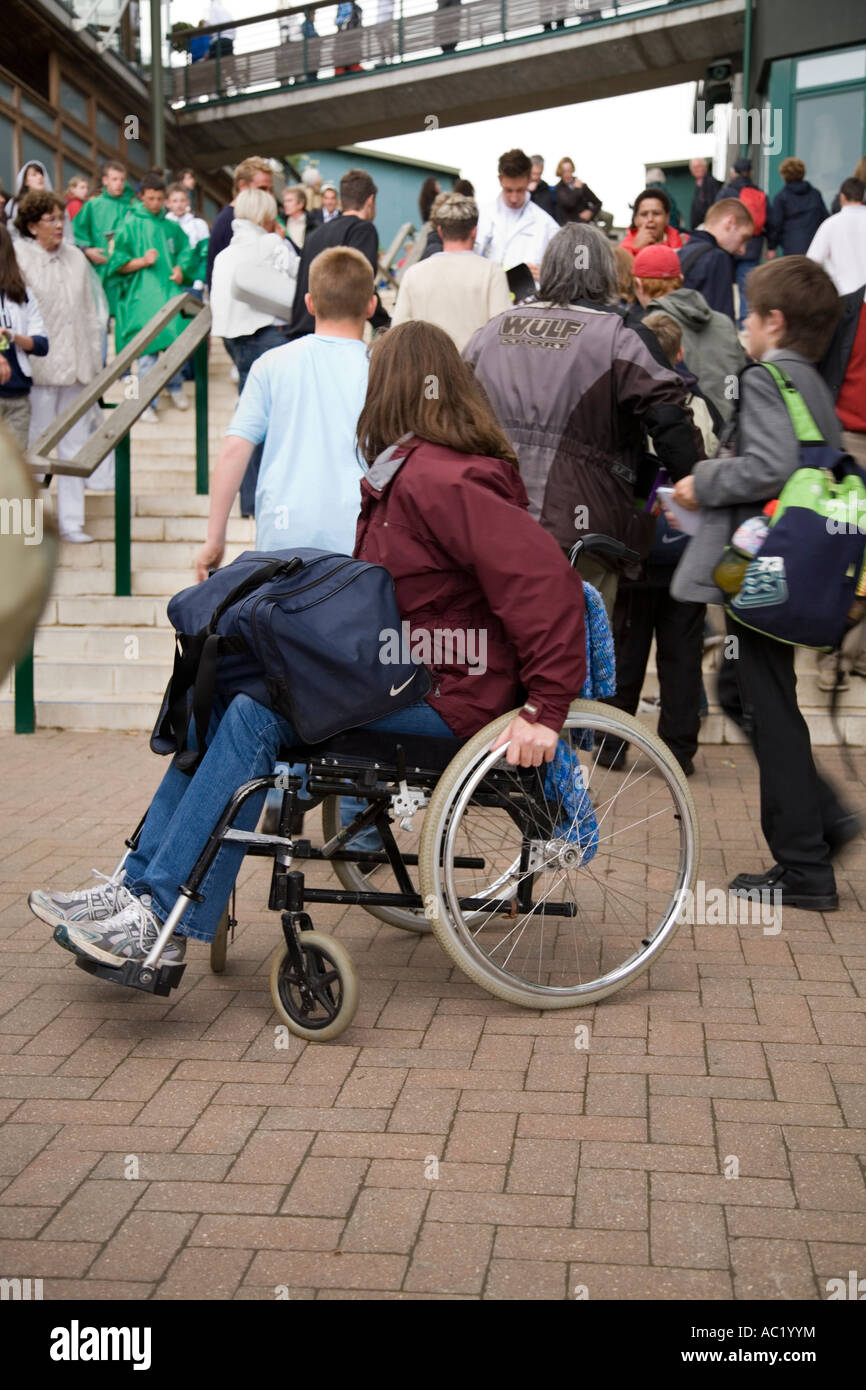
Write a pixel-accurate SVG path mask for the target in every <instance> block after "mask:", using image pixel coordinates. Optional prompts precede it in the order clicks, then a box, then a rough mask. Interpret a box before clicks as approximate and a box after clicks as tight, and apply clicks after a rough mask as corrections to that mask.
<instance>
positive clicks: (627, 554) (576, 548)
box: [568, 531, 640, 565]
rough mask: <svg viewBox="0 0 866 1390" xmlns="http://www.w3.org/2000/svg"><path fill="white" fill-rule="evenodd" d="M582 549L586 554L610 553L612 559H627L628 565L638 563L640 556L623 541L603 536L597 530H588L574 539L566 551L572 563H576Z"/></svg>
mask: <svg viewBox="0 0 866 1390" xmlns="http://www.w3.org/2000/svg"><path fill="white" fill-rule="evenodd" d="M584 550H585V551H586V553H587V554H588V555H592V554H597V555H610V556H611V557H612V558H613V559H614V560H627V561H628V563H629V564H630V565H637V564H639V563H640V556H639V555H638V553H637V551H636V550H630V549H629V548H628V546H627V545H626V544H625V543H624V542H623V541H618V540H615V539H614V537H613V536H603V535H602V534H601V533H600V532H598V531H589V532H588V533H587V534H586V535H585V536H581V538H580V540H579V541H575V543H574V545H573V546H572V547H571V550H570V551H569V553H568V558H569V561H570V563H571V564H572V565H576V564H577V562H578V560H579V559H580V556H581V553H582V552H583V551H584Z"/></svg>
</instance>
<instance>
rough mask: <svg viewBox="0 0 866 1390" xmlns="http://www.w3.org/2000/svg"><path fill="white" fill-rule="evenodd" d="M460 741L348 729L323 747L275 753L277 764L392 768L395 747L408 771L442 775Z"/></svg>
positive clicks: (291, 748)
mask: <svg viewBox="0 0 866 1390" xmlns="http://www.w3.org/2000/svg"><path fill="white" fill-rule="evenodd" d="M465 742H466V739H464V738H456V737H455V738H432V737H429V736H424V735H423V734H401V733H390V732H388V731H386V730H384V729H370V730H368V731H367V732H366V733H365V732H364V731H363V729H348V730H346V732H345V733H342V734H335V735H334V737H333V738H329V739H326V740H325V741H324V742H323V743H316V744H312V745H309V744H298V745H295V746H293V747H288V746H287V747H284V748H281V749H280V751H279V760H280V761H281V762H288V763H297V762H305V761H307V760H308V759H310V758H341V759H346V760H348V761H351V762H355V763H357V762H364V763H379V764H380V766H385V767H394V766H395V765H396V761H397V748H398V746H399V747H401V748H402V749H403V752H404V753H405V755H406V767H407V769H409V770H412V769H421V770H423V771H425V772H444V771H445V769H446V767H447V766H448V764H449V763H450V761H451V759H452V758H453V757H454V755H455V753H456V752H457V751H458V749H460V748H462V747H463V744H464V743H465Z"/></svg>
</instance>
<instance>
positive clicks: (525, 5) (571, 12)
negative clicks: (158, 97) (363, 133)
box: [170, 0, 745, 106]
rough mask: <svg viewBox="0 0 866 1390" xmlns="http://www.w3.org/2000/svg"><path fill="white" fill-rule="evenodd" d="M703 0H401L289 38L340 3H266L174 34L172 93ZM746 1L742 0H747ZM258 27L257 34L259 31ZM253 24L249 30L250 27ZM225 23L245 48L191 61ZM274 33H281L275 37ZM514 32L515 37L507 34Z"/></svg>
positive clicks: (346, 66)
mask: <svg viewBox="0 0 866 1390" xmlns="http://www.w3.org/2000/svg"><path fill="white" fill-rule="evenodd" d="M704 3H707V0H509V3H507V4H506V0H456V3H452V5H450V6H447V7H445V8H441V9H440V8H439V6H438V0H395V4H394V14H393V17H392V18H391V19H388V20H383V21H379V20H377V19H374V18H373V16H372V11H373V6H372V4H370V3H366V0H361V4H362V10H366V13H365V14H364V15H363V18H362V22H361V23H360V24H359V25H358V26H357V27H355V28H352V29H343V30H340V31H334V27H333V21H332V19H331V16H330V15H326V16H325V18H324V24H323V25H322V28H321V29H320V30H319V31H318V32H317V33H316V34H315V36H312V35H308V34H307V33H306V32H304V33H303V34H298V35H297V36H295V37H293V38H291V39H290V38H288V36H287V32H286V21H287V20H289V19H291V18H293V17H294V19H295V20H298V19H300V18H301V17H302V16H307V17H309V16H312V15H316V16H318V12H319V11H331V12H333V10H334V0H310V3H308V4H296V5H291V6H287V7H286V8H285V9H281V10H275V9H268V10H267V11H266V12H264V13H262V14H258V15H249V16H246V17H244V18H238V19H233V20H231V21H226V22H224V23H222V24H211V25H207V26H204V25H203V26H202V27H201V28H197V29H195V28H192V29H189V30H181V31H175V32H174V33H173V35H172V41H173V44H174V45H175V47H176V49H182V50H185V51H184V52H183V54H182V55H176V56H179V57H180V64H177V63H175V64H174V65H173V66H172V68H171V69H170V71H171V72H172V74H173V87H172V94H171V97H170V100H171V101H172V102H173V103H174V104H175V105H176V106H178V105H183V106H189V105H191V104H192V105H194V104H195V103H196V102H198V101H202V100H220V99H222V98H223V97H225V95H226V91H227V90H228V89H229V88H231V89H232V91H231V98H230V99H232V100H236V99H237V97H238V96H239V95H241V94H242V93H243V92H245V91H247V90H250V91H263V90H272V89H274V88H276V89H280V88H283V87H285V86H294V85H296V84H298V83H309V82H311V81H313V80H319V81H322V80H324V81H331V80H334V79H335V80H337V81H339V80H341V78H342V77H343V76H344V75H345V76H358V75H362V74H363V73H369V74H370V75H373V74H376V75H377V76H378V75H379V73H380V70H381V68H382V66H383V65H385V64H402V63H404V62H415V61H418V60H419V59H424V60H425V61H426V60H429V59H431V58H432V59H436V58H438V57H440V56H443V57H449V58H450V57H451V56H452V55H453V51H454V50H455V49H457V50H458V56H463V55H467V56H468V55H469V54H470V53H471V52H472V51H473V50H477V49H479V48H484V47H487V46H488V45H490V44H491V43H492V44H497V43H502V42H510V41H513V40H514V39H519V40H523V39H532V40H535V39H538V38H542V37H544V38H549V39H551V40H556V39H558V38H559V37H561V36H562V34H563V33H567V32H568V31H573V29H574V27H575V26H576V25H578V26H584V25H604V24H609V23H611V22H615V21H617V20H620V19H622V18H625V17H630V16H631V15H632V14H634V15H635V16H638V15H653V14H663V13H665V12H666V11H669V10H672V9H679V8H684V7H688V6H694V5H700V4H704ZM743 3H745V0H743ZM254 26H259V29H260V32H255V29H254ZM251 29H252V30H253V32H252V33H251V32H250V30H251ZM227 30H232V31H234V30H237V31H238V38H239V39H240V38H241V36H243V39H242V41H241V44H240V47H239V48H238V47H237V45H233V51H232V50H229V51H225V52H223V51H222V45H217V46H216V48H215V49H214V51H213V52H212V53H211V54H208V55H205V56H204V57H202V58H201V59H199V60H198V61H196V62H195V63H193V62H192V60H191V54H190V51H189V46H190V44H191V43H192V42H193V41H194V40H196V39H200V38H208V39H211V40H215V39H217V38H219V37H220V36H223V35H225V33H226V31H227ZM277 35H278V37H277ZM509 36H511V37H510V38H509Z"/></svg>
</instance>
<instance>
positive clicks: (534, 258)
mask: <svg viewBox="0 0 866 1390" xmlns="http://www.w3.org/2000/svg"><path fill="white" fill-rule="evenodd" d="M531 176H532V160H531V159H530V158H529V155H528V154H524V152H523V150H506V152H505V154H503V155H502V156H500V160H499V187H500V189H501V190H502V191H501V193H500V194H499V197H498V198H497V199H496V202H495V203H494V204H493V205H492V206H491V207H488V208H486V209H485V211H484V212H483V213H482V215H481V218H480V221H479V223H478V235H477V237H476V241H475V250H476V251H477V252H478V254H479V255H481V256H485V257H486V258H487V260H488V261H496V263H497V264H498V265H501V266H502V267H503V269H504V270H511V268H512V266H516V265H527V266H528V267H529V269H530V271H531V272H532V275H533V277H534V278H535V279H536V280H537V279H538V273H539V268H540V266H541V262H542V259H543V257H544V253H545V251H546V250H547V247H548V245H549V244H550V242H551V241H552V240H553V238H554V237H555V236H556V233H557V231H558V230H559V228H558V227H557V225H556V223H555V222H554V220H553V218H552V217H551V216H550V215H549V213H546V212H545V211H544V209H543V208H540V207H538V206H537V204H536V203H534V202H533V201H532V195H531V194H530V192H529V181H530V178H531Z"/></svg>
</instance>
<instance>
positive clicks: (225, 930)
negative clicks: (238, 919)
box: [210, 908, 229, 975]
mask: <svg viewBox="0 0 866 1390" xmlns="http://www.w3.org/2000/svg"><path fill="white" fill-rule="evenodd" d="M228 944H229V910H228V908H226V910H225V912H224V913H223V915H222V917H221V918H220V920H219V926H218V927H217V929H216V936H215V937H214V939H213V941H212V942H211V944H210V968H211V971H212V972H213V974H214V975H221V974H222V973H223V971H224V970H225V968H226V953H227V951H228Z"/></svg>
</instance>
